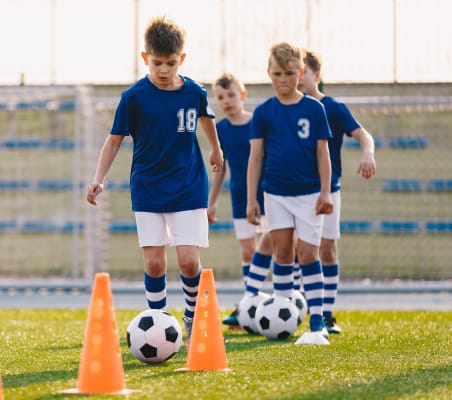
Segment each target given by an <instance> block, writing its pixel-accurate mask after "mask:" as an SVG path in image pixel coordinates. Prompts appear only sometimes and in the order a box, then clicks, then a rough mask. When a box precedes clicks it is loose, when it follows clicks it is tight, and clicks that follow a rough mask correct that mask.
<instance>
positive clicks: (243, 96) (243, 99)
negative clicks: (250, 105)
mask: <svg viewBox="0 0 452 400" xmlns="http://www.w3.org/2000/svg"><path fill="white" fill-rule="evenodd" d="M240 97H241V98H242V101H245V99H246V98H247V97H248V92H247V91H246V90H242V92H241V93H240Z"/></svg>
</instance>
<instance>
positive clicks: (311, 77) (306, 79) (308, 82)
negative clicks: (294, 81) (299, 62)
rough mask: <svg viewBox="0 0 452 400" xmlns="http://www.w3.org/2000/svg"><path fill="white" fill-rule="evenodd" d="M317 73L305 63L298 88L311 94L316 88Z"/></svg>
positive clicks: (317, 81)
mask: <svg viewBox="0 0 452 400" xmlns="http://www.w3.org/2000/svg"><path fill="white" fill-rule="evenodd" d="M318 83H319V75H318V74H316V73H315V72H314V71H313V70H312V69H311V68H310V67H309V66H308V65H307V64H306V65H305V66H304V74H303V76H302V77H301V79H300V82H299V83H298V90H300V91H301V92H305V93H308V94H311V93H313V92H314V91H315V89H316V88H317V85H318Z"/></svg>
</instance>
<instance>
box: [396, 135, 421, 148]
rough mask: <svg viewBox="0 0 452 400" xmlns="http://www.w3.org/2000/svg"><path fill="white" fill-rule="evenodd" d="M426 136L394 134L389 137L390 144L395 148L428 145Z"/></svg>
mask: <svg viewBox="0 0 452 400" xmlns="http://www.w3.org/2000/svg"><path fill="white" fill-rule="evenodd" d="M427 144H428V141H427V138H426V137H425V136H394V137H391V138H389V142H388V145H389V147H391V148H394V149H408V148H410V149H419V148H425V147H427Z"/></svg>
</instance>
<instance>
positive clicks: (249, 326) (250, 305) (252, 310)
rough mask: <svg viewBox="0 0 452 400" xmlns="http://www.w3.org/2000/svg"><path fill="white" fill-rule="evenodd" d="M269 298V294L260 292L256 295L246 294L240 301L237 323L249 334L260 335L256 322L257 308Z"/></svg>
mask: <svg viewBox="0 0 452 400" xmlns="http://www.w3.org/2000/svg"><path fill="white" fill-rule="evenodd" d="M269 298H270V295H268V294H267V293H264V292H259V293H258V294H256V295H249V294H246V295H245V296H244V297H243V298H242V300H240V302H239V304H238V307H237V321H238V322H239V325H240V326H241V327H242V328H243V329H245V330H246V331H247V332H248V333H258V331H257V326H256V321H255V319H254V316H255V314H256V308H257V306H258V305H259V303H261V302H262V301H263V300H266V299H269Z"/></svg>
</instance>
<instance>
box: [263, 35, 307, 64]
mask: <svg viewBox="0 0 452 400" xmlns="http://www.w3.org/2000/svg"><path fill="white" fill-rule="evenodd" d="M272 60H275V61H276V62H277V63H278V65H279V66H280V67H281V68H283V69H286V68H287V66H288V64H289V63H290V62H292V61H294V62H295V63H296V64H297V66H298V67H300V68H303V58H302V54H301V50H300V48H298V47H297V46H293V45H292V44H290V43H287V42H281V43H278V44H275V45H273V46H272V48H271V49H270V57H269V59H268V66H269V67H270V64H271V61H272Z"/></svg>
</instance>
